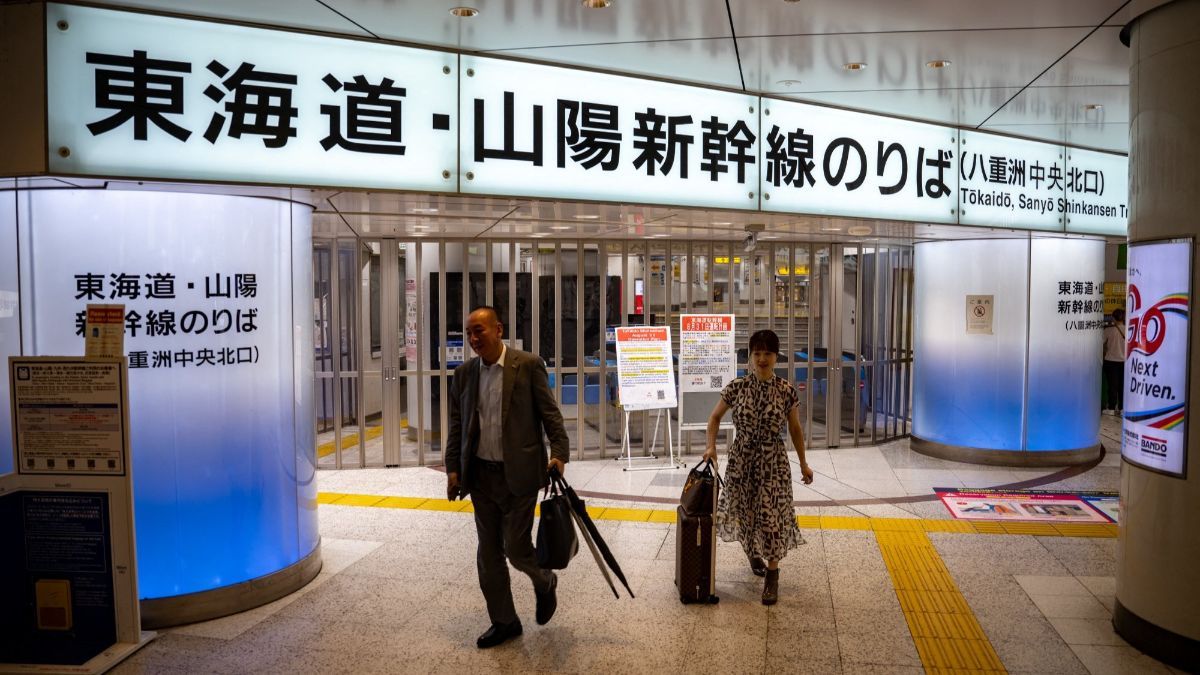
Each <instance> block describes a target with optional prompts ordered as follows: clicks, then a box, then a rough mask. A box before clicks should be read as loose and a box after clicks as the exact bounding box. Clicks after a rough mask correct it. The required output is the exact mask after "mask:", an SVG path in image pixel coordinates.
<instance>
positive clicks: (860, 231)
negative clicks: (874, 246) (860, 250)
mask: <svg viewBox="0 0 1200 675" xmlns="http://www.w3.org/2000/svg"><path fill="white" fill-rule="evenodd" d="M846 232H847V233H849V234H852V235H854V236H856V237H861V236H863V235H864V234H871V228H870V227H869V226H867V225H852V226H851V227H850V229H848V230H846Z"/></svg>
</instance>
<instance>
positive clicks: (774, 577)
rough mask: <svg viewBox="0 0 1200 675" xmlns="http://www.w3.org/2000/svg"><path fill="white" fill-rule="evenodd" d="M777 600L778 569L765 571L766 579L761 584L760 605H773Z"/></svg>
mask: <svg viewBox="0 0 1200 675" xmlns="http://www.w3.org/2000/svg"><path fill="white" fill-rule="evenodd" d="M777 600H779V569H778V568H776V569H773V570H767V579H766V581H765V582H764V583H763V594H762V603H763V604H764V605H773V604H775V602H776V601H777Z"/></svg>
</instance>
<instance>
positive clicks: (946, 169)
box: [45, 4, 1128, 236]
mask: <svg viewBox="0 0 1200 675" xmlns="http://www.w3.org/2000/svg"><path fill="white" fill-rule="evenodd" d="M45 30H46V59H47V82H48V85H47V110H48V113H47V138H46V148H47V150H46V151H47V153H48V155H49V156H48V160H47V163H48V166H49V172H50V173H53V174H66V175H89V176H104V177H129V178H155V179H168V180H185V181H211V182H225V183H229V182H234V183H257V184H274V185H291V186H337V187H346V188H359V189H388V190H411V191H418V192H449V193H465V194H481V195H496V196H513V197H535V198H548V199H563V200H594V201H604V202H620V203H637V204H664V205H678V206H691V207H700V208H717V209H742V210H760V211H769V212H779V213H808V214H822V215H831V216H843V217H856V218H880V219H888V220H907V221H916V222H926V223H946V224H961V225H980V226H985V227H1007V228H1016V229H1029V230H1045V231H1057V232H1064V231H1066V232H1080V233H1088V234H1102V235H1114V236H1120V235H1123V234H1124V233H1125V232H1126V222H1127V216H1128V188H1127V186H1126V183H1127V175H1128V171H1127V166H1126V165H1127V159H1126V158H1125V157H1123V156H1120V155H1113V154H1108V153H1102V152H1095V151H1086V150H1076V149H1069V148H1066V147H1065V146H1062V145H1056V144H1050V143H1040V142H1036V141H1030V140H1023V139H1016V138H1011V137H1005V136H996V135H992V134H986V133H980V132H975V131H960V130H958V129H955V128H951V127H943V126H938V125H934V124H925V123H920V122H913V121H908V120H901V119H896V118H891V117H883V116H879V115H869V114H866V113H858V112H851V111H846V110H838V109H835V108H827V107H822V106H815V105H809V104H804V103H799V102H795V101H782V100H775V99H769V98H763V97H760V96H755V95H751V94H744V93H737V92H727V91H719V90H714V89H708V88H704V87H698V86H690V85H685V84H677V83H669V82H661V81H653V80H644V79H638V78H634V77H625V76H620V75H611V74H604V73H595V72H590V71H582V70H576V69H571V68H561V67H556V66H549V65H540V64H533V63H526V62H518V61H508V60H503V59H496V58H486V57H479V56H469V55H459V54H455V53H452V52H441V51H434V50H428V49H416V48H410V47H401V46H397V45H389V44H382V43H376V42H366V41H360V40H350V39H343V38H332V37H325V36H316V35H307V34H300V33H291V32H286V31H279V30H267V29H262V28H251V27H246V26H236V25H230V24H221V23H212V22H205V21H197V20H192V19H180V18H172V17H161V16H154V15H150V14H137V13H130V12H123V11H115V10H108V9H98V8H91V7H79V6H72V5H58V4H47V5H46V24H45Z"/></svg>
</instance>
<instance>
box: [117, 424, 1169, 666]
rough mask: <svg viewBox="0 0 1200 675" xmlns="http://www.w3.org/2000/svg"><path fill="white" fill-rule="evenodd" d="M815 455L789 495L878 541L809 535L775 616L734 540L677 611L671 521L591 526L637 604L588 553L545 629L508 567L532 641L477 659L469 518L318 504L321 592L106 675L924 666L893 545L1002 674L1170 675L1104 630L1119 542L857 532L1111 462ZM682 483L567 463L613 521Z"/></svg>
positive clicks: (350, 478) (431, 492)
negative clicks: (970, 629) (1069, 466)
mask: <svg viewBox="0 0 1200 675" xmlns="http://www.w3.org/2000/svg"><path fill="white" fill-rule="evenodd" d="M1105 432H1106V435H1115V434H1113V433H1112V430H1111V429H1107V428H1106V430H1105ZM810 462H811V463H812V464H813V466H814V468H816V469H817V471H818V476H817V480H816V482H814V483H813V485H812V486H811V487H803V486H799V485H797V486H796V494H795V497H796V500H797V507H796V511H797V514H798V515H810V516H813V515H827V516H849V517H851V518H849V519H843V520H842V521H838V520H837V519H832V520H829V519H822V520H824V521H825V522H827V523H834V522H835V521H837V522H840V523H842V525H843V526H845V525H846V524H849V525H851V526H854V527H858V524H859V523H861V524H862V527H863V528H865V529H845V527H838V528H837V529H833V528H832V527H830V528H827V529H819V528H818V529H808V530H806V531H805V536H806V538H807V540H808V543H807V544H806V545H804V546H802V547H800V548H799V549H796V550H794V551H793V552H792V553H791V554H790V555H789V556H788V557H787V558H786V559H785V560H784V561H783V563H782V568H783V571H782V574H781V581H780V586H781V588H780V595H781V598H780V602H779V604H778V605H776V606H774V607H771V608H767V607H764V606H763V605H762V604H761V603H760V602H759V593H760V591H761V580H760V579H758V578H757V577H754V576H753V575H751V573H750V570H749V568H748V566H747V565H746V564H745V557H744V556H743V555H742V553H741V550H740V548H739V547H738V546H737V545H736V544H725V543H722V544H720V545H719V547H718V554H717V558H718V560H717V590H718V594H719V595H720V596H721V602H720V604H719V605H716V606H696V605H686V606H685V605H682V604H680V602H679V599H678V595H677V593H676V590H675V588H674V585H673V583H672V579H673V574H674V537H675V532H674V525H673V524H671V523H658V522H633V521H622V520H609V519H600V520H598V521H597V524H598V526H599V528H600V530H601V532H602V533H603V535H604V537H605V538H606V539H607V541H608V542H609V543H610V545H611V547H612V549H613V551H614V553H615V554H616V556H617V558H618V560H619V561H620V563H621V566H622V567H623V568H624V570H625V572H626V574H627V576H628V577H629V579H630V584H631V585H632V586H633V589H634V591H635V593H636V594H637V597H636V599H633V598H628V597H621V598H619V599H617V598H614V597H613V595H612V593H611V592H610V591H609V590H608V587H607V586H606V585H605V583H604V582H603V580H602V578H601V576H600V574H599V573H598V571H597V570H596V568H595V567H594V565H593V562H592V560H591V559H590V556H588V554H587V553H586V551H584V552H582V553H581V554H580V555H579V557H577V558H576V559H575V561H573V563H572V564H571V566H570V567H569V568H568V569H567V570H564V571H563V572H561V576H560V582H559V610H558V613H557V614H556V615H555V617H554V620H553V621H551V622H550V624H548V625H547V626H537V625H536V624H535V623H534V621H533V605H534V599H533V593H532V589H531V588H530V585H529V583H528V582H526V581H525V580H524V578H523V576H521V575H520V574H519V573H515V572H514V583H513V590H514V595H515V596H516V601H517V607H518V611H520V612H521V613H522V620H523V622H524V627H525V633H524V635H523V636H522V637H521V638H519V639H517V640H514V641H512V642H511V643H509V644H506V645H504V646H502V647H500V648H497V649H492V650H486V651H481V650H478V649H476V648H475V646H474V639H475V637H476V636H478V635H479V634H480V633H481V632H483V630H484V629H485V628H486V627H487V625H486V624H487V620H486V614H485V612H484V607H483V599H482V597H481V596H480V593H479V590H478V587H477V585H476V577H475V569H474V549H475V532H474V526H473V521H472V518H471V516H470V514H469V512H445V511H435V510H427V509H420V508H372V507H362V506H343V505H337V504H322V505H321V506H320V507H319V509H320V521H321V532H322V537H323V539H322V557H323V559H324V562H325V566H324V569H323V570H322V572H321V574H320V575H319V576H318V577H317V579H316V580H315V581H314V582H312V583H311V584H310V585H309V586H307V587H306V588H304V589H303V590H301V591H299V592H297V593H295V594H293V595H291V596H289V597H287V598H284V599H282V600H279V601H277V602H275V603H272V604H271V605H268V606H266V607H262V608H259V609H256V610H251V611H249V612H245V613H243V614H240V615H236V616H233V617H228V618H225V619H220V620H217V621H211V622H207V623H203V624H195V625H192V626H184V627H180V628H175V629H170V630H166V631H163V632H162V633H161V634H160V636H159V638H158V639H157V640H155V641H154V642H152V643H151V644H150V645H149V646H147V647H146V648H144V649H143V650H142V651H141V652H139V653H138V654H137V655H135V656H134V657H133V658H132V659H131V660H129V661H127V662H126V663H124V664H122V665H121V666H120V667H119V668H118V669H117V670H116V671H115V672H117V673H141V672H155V673H176V672H220V673H243V672H244V673H287V674H288V675H295V674H298V673H343V672H344V673H372V672H381V673H385V672H386V673H409V672H412V673H425V672H429V673H442V672H445V673H455V674H456V675H458V674H460V673H464V672H578V673H642V672H645V673H684V672H686V673H689V674H691V673H708V672H711V673H921V672H933V671H932V667H933V665H932V664H931V663H930V661H931V659H935V658H938V657H937V656H936V654H933V653H932V652H930V651H929V650H928V647H927V646H921V647H920V648H918V647H919V645H928V644H931V643H929V642H928V640H926V641H925V642H922V640H925V638H924V637H922V636H923V635H924V634H925V633H924V631H923V630H922V629H921V627H927V626H929V625H930V624H929V623H928V622H927V621H925V620H924V619H916V618H914V616H913V611H914V610H913V606H912V601H911V597H910V596H904V595H903V594H898V591H897V588H900V587H901V586H902V585H903V584H902V583H901V582H900V581H898V580H911V579H912V578H914V577H912V576H906V575H907V574H908V573H907V572H899V573H898V572H897V571H896V570H897V569H898V568H897V565H896V564H895V563H894V561H895V560H898V559H899V558H895V557H894V553H888V554H885V553H883V552H881V551H882V550H883V549H886V548H887V547H888V546H891V545H893V544H895V545H907V544H913V545H919V546H923V547H925V548H924V549H922V550H926V553H927V554H928V560H927V561H926V562H924V563H920V564H919V565H934V566H937V565H941V566H942V567H940V568H939V569H942V570H943V571H944V573H945V575H946V579H947V580H946V581H945V582H936V583H935V585H936V584H938V583H946V584H949V585H951V586H953V587H954V588H953V589H952V590H954V591H956V592H957V593H960V594H961V599H962V600H965V603H964V604H963V616H964V617H965V618H963V619H962V621H964V622H967V623H970V622H971V621H974V622H977V623H976V624H973V625H977V626H978V628H979V629H981V632H982V635H983V638H982V639H983V640H984V641H985V642H986V643H987V644H988V645H990V648H991V649H992V650H994V652H993V653H994V654H995V656H997V657H998V658H999V661H1000V663H1001V664H1002V665H1003V668H1004V669H1005V670H1007V672H1010V673H1081V674H1083V673H1093V674H1099V673H1169V672H1172V671H1171V670H1170V669H1168V668H1167V667H1166V666H1164V665H1162V664H1160V663H1158V662H1157V661H1154V660H1153V659H1151V658H1149V657H1147V656H1145V655H1142V654H1140V653H1139V652H1138V651H1137V650H1135V649H1133V648H1132V647H1130V646H1128V645H1126V644H1125V643H1124V642H1123V641H1122V640H1121V639H1120V638H1119V637H1117V636H1116V635H1115V634H1114V633H1113V631H1112V628H1111V625H1110V616H1111V611H1112V607H1113V596H1114V594H1115V583H1114V574H1115V560H1114V550H1115V544H1116V542H1115V540H1114V539H1112V538H1110V537H1101V538H1084V537H1062V536H1033V535H1011V534H1007V535H1006V534H1001V535H995V534H972V533H960V532H936V531H930V532H928V533H927V534H926V533H921V532H920V531H919V530H920V527H917V528H916V530H917V531H916V532H914V533H913V534H912V535H911V537H909V535H906V534H903V533H899V532H877V531H874V530H873V529H871V528H872V527H874V528H875V529H879V528H880V524H881V523H882V524H888V527H891V528H893V529H904V528H903V527H901V526H902V525H903V524H904V522H905V521H882V520H876V521H870V520H866V519H865V518H866V517H873V518H905V519H944V518H947V517H948V516H947V514H946V512H945V509H944V508H943V507H942V506H941V505H940V504H939V503H937V502H936V501H934V500H933V499H927V500H924V501H912V499H913V498H914V497H916V496H922V495H924V496H930V490H929V488H931V487H935V486H994V485H1003V484H1008V483H1014V482H1018V481H1028V480H1031V479H1043V480H1051V481H1052V482H1050V483H1049V484H1048V485H1046V486H1045V487H1046V488H1053V487H1064V488H1065V487H1070V488H1072V489H1098V490H1105V489H1107V490H1115V489H1116V487H1117V479H1118V472H1119V464H1118V459H1117V458H1116V457H1115V456H1114V455H1111V454H1110V455H1109V456H1108V457H1106V458H1105V460H1104V461H1103V462H1101V463H1100V465H1099V466H1097V467H1096V468H1094V469H1092V470H1091V471H1088V472H1086V473H1083V474H1081V475H1076V476H1070V477H1066V478H1062V479H1059V480H1054V478H1055V477H1054V476H1053V475H1052V474H1054V473H1055V472H1054V471H1053V470H1038V471H1032V470H1024V469H991V468H987V467H980V466H971V465H963V464H956V463H953V462H943V461H940V460H933V459H929V458H927V457H923V456H920V455H916V454H914V453H912V452H911V451H910V450H908V447H907V443H906V442H903V441H902V442H898V443H892V444H889V445H887V446H884V447H880V448H857V449H843V450H831V451H824V452H814V453H812V456H811V458H810ZM797 473H798V472H797ZM683 474H684V471H683V470H674V471H672V470H663V471H638V472H625V471H622V470H621V466H620V465H619V464H618V463H617V462H614V461H612V460H593V461H588V462H572V463H571V464H570V465H568V470H567V478H568V480H569V481H571V483H572V484H573V485H574V486H575V487H576V489H577V490H580V491H582V492H586V493H588V494H589V495H590V496H588V497H587V499H588V503H589V504H590V505H595V506H612V507H622V508H640V507H648V508H654V509H668V508H671V507H670V505H669V504H667V503H665V502H667V501H670V500H672V499H674V498H676V497H677V496H678V492H679V485H680V484H681V482H682V478H683ZM1047 477H1049V478H1047ZM318 479H319V482H320V489H321V491H322V492H323V493H331V492H340V493H353V494H373V495H395V496H404V497H429V498H439V497H442V496H444V477H443V475H442V474H441V473H439V472H438V471H437V470H435V469H430V468H409V469H365V470H350V471H342V472H322V473H320V474H319V476H318ZM600 495H603V496H600ZM367 501H370V500H367ZM614 513H616V512H614ZM816 521H817V519H815V518H810V519H807V520H806V522H816ZM911 522H914V523H916V522H917V521H916V520H912V521H911ZM872 523H873V524H874V525H872ZM906 537H908V539H906ZM925 537H927V539H925ZM888 555H892V556H893V557H890V558H889V557H886V556H888ZM902 557H903V556H902ZM889 561H893V562H889ZM919 565H918V566H919ZM904 583H908V582H907V581H904ZM622 595H623V596H624V594H622ZM902 597H904V598H906V599H904V600H903V602H902V599H901V598H902ZM947 597H950V596H947ZM964 625H966V624H964ZM914 633H918V634H920V635H918V637H917V638H916V639H914ZM931 654H932V655H931ZM943 658H952V657H945V656H944V655H943ZM926 668H929V669H930V670H926ZM960 670H961V669H960ZM962 672H966V671H962ZM992 672H1001V671H997V670H993V671H992Z"/></svg>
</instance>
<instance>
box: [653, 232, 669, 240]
mask: <svg viewBox="0 0 1200 675" xmlns="http://www.w3.org/2000/svg"><path fill="white" fill-rule="evenodd" d="M669 236H671V235H669V234H666V233H663V232H659V233H658V234H652V235H650V237H651V238H653V239H662V238H664V237H669Z"/></svg>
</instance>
